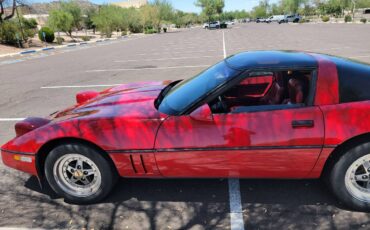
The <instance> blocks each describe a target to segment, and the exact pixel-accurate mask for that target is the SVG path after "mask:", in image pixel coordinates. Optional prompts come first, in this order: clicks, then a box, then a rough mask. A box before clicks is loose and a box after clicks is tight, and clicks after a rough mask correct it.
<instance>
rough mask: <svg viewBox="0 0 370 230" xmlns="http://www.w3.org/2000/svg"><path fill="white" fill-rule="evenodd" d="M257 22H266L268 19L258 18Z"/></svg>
mask: <svg viewBox="0 0 370 230" xmlns="http://www.w3.org/2000/svg"><path fill="white" fill-rule="evenodd" d="M256 22H257V23H260V22H266V19H265V18H256Z"/></svg>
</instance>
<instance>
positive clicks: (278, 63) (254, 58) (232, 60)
mask: <svg viewBox="0 0 370 230" xmlns="http://www.w3.org/2000/svg"><path fill="white" fill-rule="evenodd" d="M226 63H227V64H228V65H229V66H230V67H231V68H234V69H238V70H247V69H253V68H280V67H288V68H289V67H291V68H293V67H295V68H305V67H307V68H315V67H317V61H316V59H315V58H314V57H312V56H311V55H309V54H306V53H304V52H297V51H248V52H243V53H239V54H235V55H232V56H230V57H228V58H227V59H226Z"/></svg>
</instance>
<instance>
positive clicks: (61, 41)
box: [56, 37, 64, 45]
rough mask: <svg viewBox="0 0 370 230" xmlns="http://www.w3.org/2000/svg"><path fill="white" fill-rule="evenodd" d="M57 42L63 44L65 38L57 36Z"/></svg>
mask: <svg viewBox="0 0 370 230" xmlns="http://www.w3.org/2000/svg"><path fill="white" fill-rule="evenodd" d="M56 40H57V44H59V45H61V44H62V43H63V42H64V38H62V37H57V39H56Z"/></svg>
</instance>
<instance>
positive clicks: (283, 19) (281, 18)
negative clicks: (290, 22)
mask: <svg viewBox="0 0 370 230" xmlns="http://www.w3.org/2000/svg"><path fill="white" fill-rule="evenodd" d="M266 22H267V23H271V22H277V23H279V24H281V23H284V22H286V16H285V15H273V16H271V17H269V18H268V19H266Z"/></svg>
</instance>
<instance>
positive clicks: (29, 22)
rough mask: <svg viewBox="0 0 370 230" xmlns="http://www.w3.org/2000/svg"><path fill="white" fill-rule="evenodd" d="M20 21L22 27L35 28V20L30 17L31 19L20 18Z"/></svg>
mask: <svg viewBox="0 0 370 230" xmlns="http://www.w3.org/2000/svg"><path fill="white" fill-rule="evenodd" d="M21 21H22V24H23V26H24V28H26V29H37V21H36V20H35V19H34V18H31V19H26V18H22V19H21Z"/></svg>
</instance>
